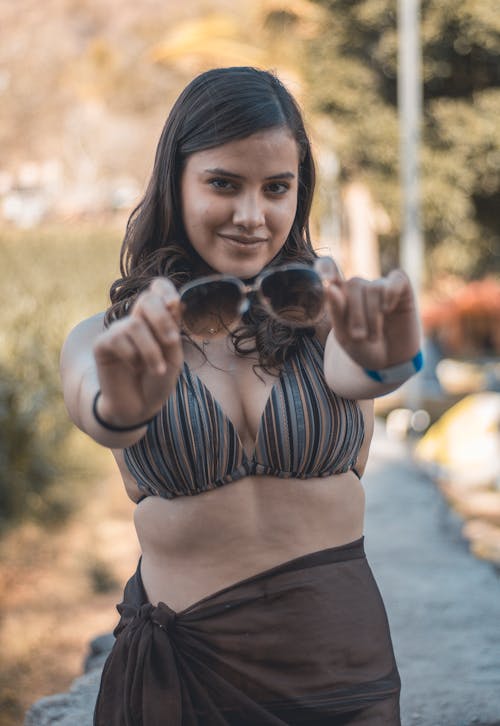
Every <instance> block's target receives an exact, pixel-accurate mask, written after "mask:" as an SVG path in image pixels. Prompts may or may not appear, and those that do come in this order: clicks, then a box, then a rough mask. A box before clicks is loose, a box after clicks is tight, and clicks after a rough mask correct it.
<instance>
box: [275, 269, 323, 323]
mask: <svg viewBox="0 0 500 726" xmlns="http://www.w3.org/2000/svg"><path fill="white" fill-rule="evenodd" d="M262 295H263V297H264V300H265V302H266V304H267V305H268V306H269V308H270V309H271V311H272V312H273V314H274V315H275V316H276V317H278V318H280V319H281V320H283V321H285V322H287V323H288V324H289V325H294V326H297V327H307V326H308V325H311V323H314V322H316V321H317V320H318V319H319V318H320V316H321V314H322V310H323V284H322V282H321V279H320V277H319V275H318V274H317V273H316V272H315V271H314V270H313V269H311V270H309V269H307V268H305V269H304V268H300V269H285V270H279V269H278V270H276V271H275V272H272V273H271V274H270V275H268V276H267V277H265V278H264V280H263V281H262Z"/></svg>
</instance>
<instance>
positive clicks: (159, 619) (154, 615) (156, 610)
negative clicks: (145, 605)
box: [150, 602, 175, 630]
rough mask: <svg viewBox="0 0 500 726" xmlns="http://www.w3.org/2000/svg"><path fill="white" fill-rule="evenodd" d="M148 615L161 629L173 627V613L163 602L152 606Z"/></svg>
mask: <svg viewBox="0 0 500 726" xmlns="http://www.w3.org/2000/svg"><path fill="white" fill-rule="evenodd" d="M150 617H151V621H152V622H153V623H154V624H155V625H157V626H158V627H159V628H161V629H162V630H172V628H173V627H175V613H174V611H173V610H171V609H170V608H169V607H168V606H167V605H165V603H163V602H159V603H158V605H157V606H156V607H153V609H152V610H151V615H150Z"/></svg>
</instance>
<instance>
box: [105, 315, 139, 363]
mask: <svg viewBox="0 0 500 726" xmlns="http://www.w3.org/2000/svg"><path fill="white" fill-rule="evenodd" d="M124 323H125V320H121V321H118V322H116V323H113V324H112V325H111V326H110V328H108V330H107V331H106V333H105V334H103V335H101V336H99V338H97V340H96V341H95V343H94V347H93V352H94V358H95V360H96V362H97V364H101V365H109V364H110V363H116V361H117V360H118V361H120V362H121V363H125V364H127V365H128V366H130V368H131V369H133V370H134V371H135V369H136V368H137V367H138V366H139V363H140V360H141V356H140V353H139V351H138V349H137V346H135V345H134V343H133V341H131V340H130V339H129V338H128V337H127V335H126V332H125V326H124Z"/></svg>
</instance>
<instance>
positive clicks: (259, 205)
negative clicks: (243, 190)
mask: <svg viewBox="0 0 500 726" xmlns="http://www.w3.org/2000/svg"><path fill="white" fill-rule="evenodd" d="M265 220H266V215H265V209H264V200H262V199H261V198H260V195H258V194H253V193H248V194H243V195H241V197H239V198H238V200H237V201H236V204H235V208H234V213H233V223H234V224H235V225H236V226H237V227H244V228H245V229H250V230H254V229H257V228H258V227H262V226H263V225H264V224H265Z"/></svg>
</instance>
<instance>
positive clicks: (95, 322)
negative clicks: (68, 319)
mask: <svg viewBox="0 0 500 726" xmlns="http://www.w3.org/2000/svg"><path fill="white" fill-rule="evenodd" d="M104 316H105V313H104V312H101V313H96V314H95V315H91V316H90V317H89V318H85V319H84V320H81V321H80V322H79V323H77V324H76V325H75V326H74V328H73V329H72V330H71V331H70V333H69V335H68V339H69V338H81V337H87V336H88V335H98V334H99V333H102V331H103V330H104Z"/></svg>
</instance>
